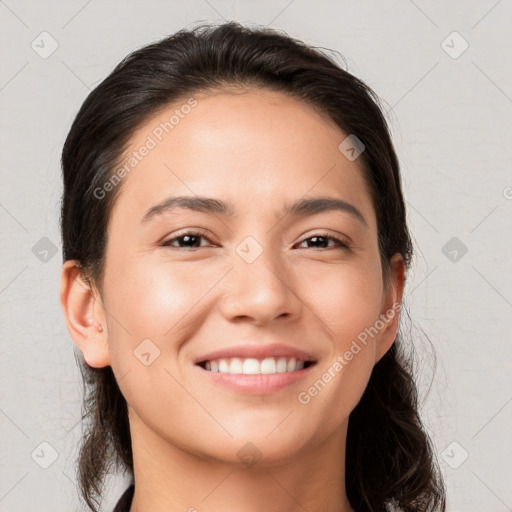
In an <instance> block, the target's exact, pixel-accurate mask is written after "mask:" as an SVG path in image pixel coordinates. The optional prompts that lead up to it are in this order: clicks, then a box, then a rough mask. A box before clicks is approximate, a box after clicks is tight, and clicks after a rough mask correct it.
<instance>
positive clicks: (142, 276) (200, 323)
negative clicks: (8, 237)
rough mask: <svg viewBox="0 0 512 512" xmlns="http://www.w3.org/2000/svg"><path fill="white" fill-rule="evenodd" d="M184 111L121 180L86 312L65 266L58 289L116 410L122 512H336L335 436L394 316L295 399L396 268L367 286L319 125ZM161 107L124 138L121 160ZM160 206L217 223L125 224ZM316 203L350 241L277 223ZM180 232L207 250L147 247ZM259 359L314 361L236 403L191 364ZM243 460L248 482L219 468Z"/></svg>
mask: <svg viewBox="0 0 512 512" xmlns="http://www.w3.org/2000/svg"><path fill="white" fill-rule="evenodd" d="M194 97H195V98H196V99H197V101H198V105H197V106H196V107H195V108H193V109H192V110H191V112H190V113H189V114H188V115H187V116H186V117H184V118H183V119H182V120H180V123H179V124H178V125H176V126H175V127H174V129H173V130H172V132H171V133H169V134H167V135H165V136H164V138H163V140H162V141H161V142H159V144H158V145H157V147H155V148H154V149H152V150H151V152H150V153H149V154H148V156H146V157H145V158H144V159H143V160H142V161H141V162H140V163H139V164H138V165H137V166H136V167H135V168H134V169H133V170H132V171H131V172H130V174H129V175H128V176H126V177H125V178H124V179H123V182H122V185H121V186H122V190H121V191H120V195H119V196H118V198H117V201H116V203H115V206H114V209H113V211H112V215H111V217H110V222H109V226H108V237H109V238H108V245H107V254H106V267H105V277H104V282H103V283H102V285H103V286H102V294H101V295H100V293H99V292H98V289H97V288H96V287H95V286H92V287H89V286H88V285H87V284H86V282H85V281H84V280H83V279H82V278H81V276H80V274H79V272H78V268H77V266H76V262H73V261H67V262H66V263H65V264H64V266H63V271H62V289H61V303H62V308H63V311H64V313H65V317H66V322H67V326H68V329H69V332H70V334H71V336H72V337H73V339H74V341H75V343H76V344H77V346H78V347H79V348H80V350H81V351H82V353H83V356H84V358H85V360H86V361H87V363H88V364H89V365H91V366H93V367H97V368H101V367H105V366H107V365H110V366H111V367H112V369H113V371H114V374H115V376H116V379H117V381H118V383H119V386H120V389H121V391H122V393H123V395H124V397H125V398H126V400H127V403H128V409H129V421H130V429H131V436H132V445H133V454H134V473H135V489H136V490H135V496H134V500H133V504H132V508H131V511H132V512H133V511H139V512H149V511H152V512H164V511H165V512H169V511H186V510H190V511H193V510H198V511H212V512H213V511H218V510H223V511H226V512H230V511H241V510H243V511H244V512H256V511H258V512H260V511H261V510H279V511H282V512H292V511H293V512H294V511H298V510H301V511H302V510H307V511H308V512H316V511H318V512H320V511H322V512H326V511H327V512H334V511H336V512H340V511H343V512H346V511H353V509H352V508H351V507H350V504H349V502H348V499H347V496H346V491H345V486H344V477H345V464H344V458H345V443H346V432H347V425H348V418H349V414H350V412H351V411H352V410H353V409H354V407H355V406H356V404H357V403H358V401H359V399H360V398H361V396H362V394H363V391H364V389H365V386H366V385H367V383H368V380H369V378H370V374H371V371H372V368H373V366H374V365H375V363H376V362H377V361H378V360H379V359H380V358H381V357H382V356H383V355H384V354H385V353H386V352H387V350H389V348H390V347H391V345H392V344H393V342H394V340H395V337H396V334H397V329H398V314H397V315H394V317H393V318H392V319H389V320H387V321H386V322H384V323H385V325H384V327H382V328H381V329H380V330H379V332H378V334H377V335H376V336H375V337H373V338H370V339H369V340H368V343H367V345H366V346H362V349H361V350H360V351H359V352H358V353H357V355H354V357H353V359H352V360H351V361H350V362H349V363H348V364H346V365H345V366H343V368H342V370H341V371H339V372H337V373H336V376H335V377H334V378H333V379H332V380H331V381H330V382H329V383H328V385H326V386H325V388H324V389H323V390H322V391H321V392H319V393H318V394H317V395H316V396H314V397H312V398H311V400H310V402H309V403H308V404H305V405H304V404H301V403H299V401H298V399H297V396H298V394H299V393H300V392H301V391H307V390H308V388H309V387H310V386H311V385H312V384H313V383H314V382H315V381H317V380H318V379H319V378H321V377H322V374H323V373H324V372H325V371H326V370H327V369H328V368H329V367H331V366H332V365H333V363H334V362H335V361H336V356H337V355H338V354H344V353H345V352H346V351H347V350H348V349H349V348H350V346H351V343H352V342H353V341H354V340H356V339H357V336H358V335H359V334H360V333H361V332H363V331H364V330H365V328H367V327H369V326H372V325H374V324H375V322H376V320H378V319H379V315H385V314H386V313H387V312H388V311H389V310H391V309H392V308H393V305H394V304H396V303H400V302H401V299H402V292H403V285H404V265H403V261H402V258H401V257H400V256H399V255H395V256H394V257H393V258H392V259H391V262H390V264H391V274H390V279H389V281H388V282H387V283H386V284H385V283H384V282H383V278H382V268H381V262H380V257H379V251H378V245H377V221H376V214H375V211H374V208H373V206H372V200H371V196H370V194H369V191H368V189H367V187H366V185H365V182H364V180H363V174H362V170H361V167H360V164H359V162H358V160H357V159H356V160H355V161H349V160H348V159H347V158H346V157H345V156H344V155H343V154H342V153H341V152H340V151H339V149H338V145H339V144H340V142H341V141H343V140H344V139H345V138H346V136H347V135H346V134H344V133H343V132H342V131H341V130H340V129H339V128H338V127H337V126H336V125H335V124H334V123H332V121H331V120H330V119H329V118H328V117H327V116H325V115H324V114H321V113H319V112H318V111H317V110H315V109H313V108H312V107H310V106H309V105H307V104H305V103H303V102H299V101H298V100H296V99H293V98H290V97H287V96H284V95H283V94H281V93H277V92H270V91H267V90H262V89H254V88H252V89H244V90H241V89H234V88H231V89H225V90H223V91H216V92H215V93H214V92H208V93H203V94H196V95H194ZM183 103H184V102H183ZM183 103H180V105H181V104H183ZM177 107H178V108H179V105H172V106H169V108H166V109H165V110H164V111H162V112H160V113H159V114H158V115H157V116H156V117H154V118H152V119H151V120H150V121H149V122H147V123H146V124H145V125H144V126H142V127H140V128H139V129H138V130H137V131H136V133H134V134H133V137H132V144H131V148H130V149H131V150H134V149H136V148H139V147H140V146H141V145H143V144H144V141H145V140H146V137H147V136H148V135H149V134H151V132H152V130H153V129H154V127H155V126H157V125H158V124H159V123H160V122H162V121H164V120H168V119H169V116H170V115H171V113H172V111H173V110H174V109H176V108H177ZM178 194H179V195H200V196H208V197H214V198H218V199H223V200H225V201H229V202H231V203H233V205H234V208H235V215H234V216H233V217H232V218H230V217H227V216H223V215H220V214H211V213H204V212H195V211H187V210H185V209H178V210H174V211H172V212H167V213H165V214H161V215H158V216H156V217H154V218H153V219H152V220H151V221H149V222H147V223H141V218H142V217H143V216H144V214H145V212H146V211H147V210H148V209H149V208H151V207H152V206H154V205H156V204H158V203H159V202H161V201H162V200H163V199H165V198H167V197H169V196H172V195H178ZM318 196H329V197H337V198H341V199H343V200H345V201H347V202H349V203H351V204H352V205H354V206H355V207H356V208H357V209H358V210H359V211H360V212H361V213H362V215H363V216H364V219H365V221H366V223H362V222H360V221H359V220H357V219H356V218H355V217H353V216H351V215H350V214H348V213H346V212H340V211H327V212H321V213H317V214H315V215H309V216H304V217H293V216H291V215H287V216H283V214H282V208H283V205H284V204H285V203H289V202H294V201H296V200H298V199H301V198H303V197H308V198H309V197H318ZM187 228H192V229H193V228H196V229H197V228H200V229H202V230H204V231H205V235H206V237H207V238H204V239H203V238H199V239H197V242H196V245H195V246H194V245H193V247H195V248H193V250H190V249H188V248H187V244H186V243H185V244H184V243H183V239H180V240H181V242H180V241H179V240H178V241H174V242H173V245H174V247H163V246H161V245H160V244H161V243H162V242H165V241H166V240H170V239H172V238H173V237H175V236H177V235H183V233H185V232H186V231H187ZM323 232H327V233H328V235H329V236H331V235H332V236H342V237H344V238H345V239H347V240H348V239H349V241H350V244H349V248H344V247H338V246H337V244H336V242H335V241H329V239H327V241H326V245H324V246H320V247H318V246H317V247H315V244H314V243H311V241H309V242H307V241H306V240H310V238H311V237H313V236H315V235H317V236H320V235H319V233H323ZM247 236H252V237H253V238H254V239H255V240H257V242H258V243H259V245H260V246H261V248H262V253H261V255H260V256H259V257H258V258H257V259H256V260H255V261H254V262H252V263H248V262H247V261H245V260H244V259H243V258H241V257H240V256H239V254H238V253H237V252H236V248H237V247H238V246H239V245H240V244H241V242H242V241H243V240H244V239H245V238H246V237H247ZM305 241H306V242H305ZM189 246H190V242H189ZM98 324H101V326H102V327H103V330H102V331H100V329H98ZM147 338H149V339H150V340H152V342H153V343H154V344H155V345H156V346H157V347H158V348H159V350H160V356H159V357H157V358H156V359H155V360H154V361H153V362H152V363H151V364H150V365H149V366H146V365H144V364H142V363H141V362H140V361H139V359H137V358H136V357H134V354H133V351H134V350H135V349H136V347H137V346H138V345H139V344H140V343H141V341H142V340H144V339H147ZM270 341H277V342H282V343H286V344H291V345H293V346H295V347H297V348H299V349H302V350H305V351H306V352H309V353H312V354H314V355H315V356H316V358H317V359H318V362H317V364H316V366H315V367H314V368H313V370H312V372H311V373H310V375H309V376H308V377H307V378H305V379H302V380H300V381H299V382H297V383H295V384H292V385H291V386H288V387H286V388H284V389H282V390H280V391H277V392H275V393H272V394H267V395H245V394H242V393H239V392H236V391H233V390H231V389H228V388H224V387H221V386H219V385H214V384H212V383H211V381H210V379H207V378H206V377H205V376H204V375H203V374H201V373H200V372H204V371H203V370H199V369H198V368H197V367H196V366H195V365H194V364H193V361H194V359H195V358H196V357H198V356H200V355H204V354H207V353H208V352H210V351H212V350H215V349H218V348H225V347H230V346H233V345H236V344H237V343H243V342H246V343H247V342H252V343H254V344H266V343H269V342H270ZM248 442H250V443H252V444H253V445H254V446H255V447H256V448H257V451H258V453H259V454H260V455H261V458H260V459H259V460H258V461H257V463H256V464H254V465H252V466H248V465H246V464H244V463H243V461H242V460H241V459H240V458H239V456H238V455H237V453H238V451H239V450H240V449H241V448H242V447H243V446H244V445H246V443H248Z"/></svg>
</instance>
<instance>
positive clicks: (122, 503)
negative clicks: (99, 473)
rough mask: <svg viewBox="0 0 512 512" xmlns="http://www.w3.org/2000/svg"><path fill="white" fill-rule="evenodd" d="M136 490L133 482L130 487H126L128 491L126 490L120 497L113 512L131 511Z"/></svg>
mask: <svg viewBox="0 0 512 512" xmlns="http://www.w3.org/2000/svg"><path fill="white" fill-rule="evenodd" d="M134 492H135V485H134V484H132V485H130V487H128V489H126V491H124V494H123V495H122V496H121V498H119V501H118V502H117V505H116V506H115V507H114V510H113V511H112V512H130V507H131V506H132V499H133V493H134Z"/></svg>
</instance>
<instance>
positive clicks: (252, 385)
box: [197, 363, 316, 395]
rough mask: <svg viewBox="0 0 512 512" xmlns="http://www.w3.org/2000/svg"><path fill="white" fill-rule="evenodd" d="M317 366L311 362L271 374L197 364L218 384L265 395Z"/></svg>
mask: <svg viewBox="0 0 512 512" xmlns="http://www.w3.org/2000/svg"><path fill="white" fill-rule="evenodd" d="M315 366H316V363H315V364H311V365H310V366H308V367H307V368H302V370H295V371H294V372H283V373H271V374H261V373H260V374H256V375H249V374H243V373H239V374H231V373H220V372H211V371H209V370H205V369H204V368H202V367H201V366H197V368H199V370H200V371H201V372H202V373H203V374H205V376H206V377H207V378H209V379H212V381H213V382H214V383H216V384H220V385H222V386H225V387H227V388H231V389H233V390H235V391H239V392H241V393H247V394H251V395H265V394H270V393H275V392H276V391H279V390H281V389H283V388H285V387H287V386H290V385H292V384H295V383H296V382H298V381H299V380H301V379H303V378H304V377H306V376H307V375H309V374H310V372H311V370H312V369H313V368H314V367H315Z"/></svg>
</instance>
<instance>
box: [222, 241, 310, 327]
mask: <svg viewBox="0 0 512 512" xmlns="http://www.w3.org/2000/svg"><path fill="white" fill-rule="evenodd" d="M224 286H225V288H224V294H223V298H222V301H221V309H222V313H223V315H224V316H225V317H226V318H227V319H228V320H229V321H240V320H241V319H246V320H248V321H251V322H252V323H253V324H255V325H265V324H268V323H269V322H271V321H272V320H274V319H278V318H281V317H282V318H283V319H284V318H288V319H289V320H291V319H293V318H297V317H298V315H299V314H300V310H301V307H303V304H302V302H301V300H300V299H299V297H298V296H297V294H296V292H295V290H294V288H295V279H294V276H293V272H292V271H291V269H290V268H289V267H287V266H286V265H285V264H284V263H283V262H282V261H281V260H280V259H279V257H278V256H276V255H275V254H272V251H271V250H268V249H266V250H263V252H262V253H261V254H260V255H259V257H258V258H257V259H256V260H255V261H253V262H252V263H248V262H247V261H245V260H244V259H243V258H242V257H240V256H239V255H238V254H235V255H234V261H233V268H232V269H231V272H229V274H228V275H227V276H226V279H225V282H224Z"/></svg>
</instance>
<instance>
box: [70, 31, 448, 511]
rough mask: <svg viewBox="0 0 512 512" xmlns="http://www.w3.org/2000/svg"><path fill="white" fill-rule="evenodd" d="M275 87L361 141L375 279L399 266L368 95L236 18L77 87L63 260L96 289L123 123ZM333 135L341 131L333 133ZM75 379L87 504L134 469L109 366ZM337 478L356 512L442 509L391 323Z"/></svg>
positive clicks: (376, 116) (385, 163) (393, 183)
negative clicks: (219, 92) (79, 385)
mask: <svg viewBox="0 0 512 512" xmlns="http://www.w3.org/2000/svg"><path fill="white" fill-rule="evenodd" d="M232 85H234V86H240V87H244V86H251V87H253V86H256V87H264V88H268V89H271V90H273V91H278V92H282V93H284V94H287V95H290V96H292V97H294V98H297V99H299V100H301V101H304V102H307V103H308V104H310V105H312V106H314V107H315V108H317V109H319V110H320V111H322V112H324V113H325V114H327V115H328V116H329V117H330V118H331V119H332V121H333V122H334V123H335V124H336V125H337V126H338V127H339V128H340V129H341V130H342V131H343V132H345V134H347V135H348V134H350V135H356V136H357V138H358V139H359V140H360V141H361V142H362V143H363V144H364V145H365V151H364V152H363V153H362V154H361V156H360V157H359V160H358V161H359V162H360V165H361V168H362V169H363V173H364V178H365V180H366V183H367V184H368V186H369V189H370V191H371V196H372V200H373V205H374V208H375V212H376V215H377V222H378V241H379V249H380V256H381V261H382V268H383V273H384V278H385V279H386V276H387V275H388V273H389V269H390V267H389V263H390V258H391V257H392V256H393V255H394V254H395V253H400V254H401V255H402V257H403V258H404V261H405V263H406V265H407V267H409V264H410V260H411V256H412V244H411V239H410V235H409V232H408V228H407V224H406V214H405V205H404V199H403V196H402V189H401V183H400V170H399V163H398V159H397V156H396V154H395V150H394V147H393V144H392V141H391V137H390V133H389V130H388V126H387V123H386V121H385V118H384V115H383V113H382V106H381V103H380V100H379V98H378V97H377V96H376V94H375V93H374V92H373V91H372V90H371V89H370V88H369V87H368V86H367V85H365V84H364V83H363V82H362V81H360V80H359V79H357V78H356V77H354V76H353V75H352V74H350V73H348V72H347V71H346V70H345V69H343V67H342V66H340V65H339V64H338V63H337V62H336V60H335V59H334V58H332V57H331V56H329V55H327V53H325V52H323V51H321V49H317V48H315V47H312V46H309V45H307V44H306V43H304V42H302V41H299V40H296V39H293V38H291V37H290V36H288V35H287V34H285V33H282V32H279V31H277V30H272V29H269V28H263V27H258V28H250V27H248V26H242V25H240V24H239V23H236V22H229V23H225V24H222V25H211V24H206V25H201V26H198V27H195V28H194V29H190V30H185V29H184V30H181V31H179V32H177V33H176V34H173V35H171V36H169V37H167V38H165V39H162V40H161V41H158V42H156V43H153V44H150V45H148V46H145V47H143V48H141V49H139V50H137V51H135V52H133V53H131V54H130V55H128V56H127V57H126V58H125V59H123V60H122V61H121V62H120V63H119V64H118V65H117V66H116V68H115V69H114V70H113V71H112V73H111V74H110V75H109V76H108V77H107V78H106V79H105V80H103V81H102V82H101V83H100V84H99V85H98V86H97V87H96V88H95V89H94V90H93V91H92V92H91V93H90V94H89V96H88V97H87V99H86V100H85V102H84V103H83V105H82V107H81V108H80V110H79V112H78V114H77V116H76V118H75V120H74V122H73V125H72V127H71V129H70V132H69V134H68V136H67V139H66V142H65V144H64V148H63V152H62V169H63V180H64V194H63V199H62V211H61V229H62V240H63V259H64V261H66V260H77V262H78V263H79V265H80V267H81V269H82V272H83V276H84V277H85V278H86V279H87V280H88V282H89V283H91V284H94V285H95V286H96V287H97V289H98V290H99V291H100V292H101V290H102V286H101V284H102V279H103V271H104V267H105V265H104V263H105V261H104V259H105V252H106V245H107V225H108V221H109V216H110V212H111V210H112V206H113V204H114V201H115V198H116V197H117V194H118V193H119V190H120V189H121V188H122V187H120V186H118V187H114V188H113V190H112V191H109V193H108V194H106V195H105V197H104V198H102V199H101V200H99V199H98V196H97V194H95V191H97V190H98V189H102V190H105V183H107V182H108V181H109V179H111V177H112V175H113V172H114V171H115V169H116V168H117V166H118V165H119V163H120V160H121V157H122V155H123V152H124V151H125V149H126V148H127V144H128V143H129V141H130V138H131V136H132V135H133V133H134V131H135V130H136V129H137V128H138V127H140V125H141V124H142V123H144V122H145V121H147V120H148V119H150V118H151V117H152V116H153V115H155V114H156V113H157V112H158V111H159V110H161V109H163V108H165V107H166V106H167V105H169V104H170V103H173V102H176V101H178V100H182V99H184V98H187V97H190V96H191V95H193V94H194V93H198V92H203V91H208V90H212V89H219V88H222V87H226V86H232ZM340 142H341V141H340ZM77 360H78V362H79V364H80V368H81V371H82V375H83V382H84V393H85V396H84V407H83V419H85V420H86V422H85V424H86V425H87V427H86V428H85V431H84V436H83V439H82V445H81V448H80V455H79V461H78V481H79V485H80V490H81V494H82V496H83V498H84V499H85V501H86V503H87V504H88V505H89V506H90V507H91V509H92V510H94V511H97V510H98V504H99V503H100V501H101V496H102V493H103V490H104V479H105V477H106V476H107V474H108V473H109V472H110V471H111V470H113V469H118V468H119V467H121V468H124V469H125V470H127V471H128V472H129V473H131V474H132V476H133V459H132V449H131V440H130V428H129V422H128V416H127V406H126V401H125V399H124V397H123V395H122V394H121V392H120V390H119V387H118V385H117V382H116V380H115V377H114V374H113V372H112V369H111V367H110V366H108V367H105V368H100V369H98V368H92V367H89V366H88V365H87V363H85V361H84V360H83V357H79V358H78V357H77ZM346 488H347V495H348V498H349V500H350V503H351V505H352V506H353V507H354V509H356V510H357V511H358V512H369V511H372V512H375V511H381V510H399V511H404V512H427V511H428V512H434V511H440V512H443V511H444V510H445V490H444V483H443V481H442V478H441V474H440V471H439V467H438V465H437V461H436V457H435V452H434V451H433V447H432V443H431V441H430V439H429V437H428V435H427V432H426V430H425V428H424V426H423V424H422V422H421V420H420V416H419V412H418V397H417V388H416V383H415V379H414V378H413V368H412V358H410V357H408V356H406V354H405V351H404V346H403V344H402V333H401V331H400V333H399V335H398V336H397V339H396V340H395V342H394V344H393V345H392V347H391V349H390V350H389V351H388V352H387V353H386V354H385V355H384V357H383V358H382V359H381V360H380V361H379V362H378V363H377V364H376V365H375V367H374V369H373V372H372V375H371V378H370V381H369V383H368V386H367V388H366V390H365V392H364V394H363V396H362V398H361V400H360V402H359V404H358V405H357V406H356V408H355V409H354V411H353V412H352V413H351V415H350V420H349V426H348V435H347V454H346Z"/></svg>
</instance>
